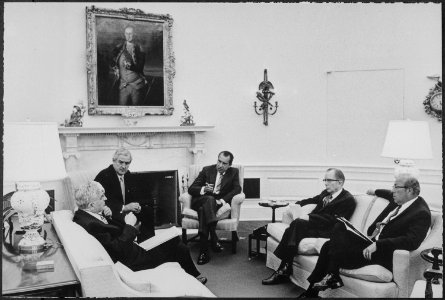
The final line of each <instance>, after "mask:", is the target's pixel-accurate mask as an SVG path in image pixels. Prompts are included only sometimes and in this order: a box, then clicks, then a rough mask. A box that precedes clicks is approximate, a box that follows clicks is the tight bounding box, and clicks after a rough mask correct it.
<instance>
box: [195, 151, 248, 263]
mask: <svg viewBox="0 0 445 300" xmlns="http://www.w3.org/2000/svg"><path fill="white" fill-rule="evenodd" d="M232 162H233V154H232V153H230V152H229V151H222V152H221V153H219V155H218V161H217V163H216V165H211V166H207V167H204V168H203V169H202V171H201V172H200V173H199V175H198V177H196V179H195V181H194V182H193V184H192V185H191V186H190V187H189V189H188V192H189V194H190V195H192V201H191V208H192V209H194V210H196V211H197V212H198V219H199V229H198V232H199V239H200V253H199V256H198V265H202V264H206V263H207V262H209V260H210V255H209V251H208V239H209V235H210V238H211V242H212V249H213V251H215V252H221V251H223V250H224V249H223V247H222V246H221V244H220V243H219V241H218V237H217V235H216V231H215V228H216V223H217V222H218V219H217V217H216V212H217V210H218V209H219V208H220V207H221V206H223V205H224V203H228V204H229V205H230V204H231V202H232V198H233V196H235V195H236V194H239V193H241V186H240V184H239V171H238V169H236V168H232V167H231V165H232Z"/></svg>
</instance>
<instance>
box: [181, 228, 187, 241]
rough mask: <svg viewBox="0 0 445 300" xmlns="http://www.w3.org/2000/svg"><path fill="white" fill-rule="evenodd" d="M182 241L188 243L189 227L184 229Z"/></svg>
mask: <svg viewBox="0 0 445 300" xmlns="http://www.w3.org/2000/svg"><path fill="white" fill-rule="evenodd" d="M182 242H183V243H184V244H186V245H187V242H188V241H187V229H184V228H183V229H182Z"/></svg>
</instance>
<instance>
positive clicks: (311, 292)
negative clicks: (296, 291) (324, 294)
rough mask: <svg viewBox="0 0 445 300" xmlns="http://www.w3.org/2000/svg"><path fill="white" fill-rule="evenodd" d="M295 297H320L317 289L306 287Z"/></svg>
mask: <svg viewBox="0 0 445 300" xmlns="http://www.w3.org/2000/svg"><path fill="white" fill-rule="evenodd" d="M297 298H320V296H318V291H314V290H313V289H308V290H307V291H305V292H303V293H302V294H301V295H300V296H298V297H297Z"/></svg>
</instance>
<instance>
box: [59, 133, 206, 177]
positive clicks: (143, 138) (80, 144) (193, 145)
mask: <svg viewBox="0 0 445 300" xmlns="http://www.w3.org/2000/svg"><path fill="white" fill-rule="evenodd" d="M213 128H214V126H157V127H59V136H60V142H61V145H62V150H63V156H64V158H65V166H66V169H67V171H68V172H69V171H74V170H79V169H91V168H95V169H100V168H103V167H105V165H104V163H105V162H111V156H112V153H113V152H114V151H115V150H116V149H117V148H119V147H125V148H127V149H129V150H130V151H131V152H132V154H133V156H138V153H139V156H140V159H138V160H137V161H136V166H137V167H136V169H145V170H147V167H144V166H143V165H144V162H146V164H147V159H145V158H146V157H149V158H150V160H151V165H155V168H157V169H159V168H163V167H162V166H156V163H159V162H162V161H165V162H172V159H170V158H174V159H173V160H176V161H177V162H176V164H178V162H179V163H180V166H179V167H182V166H186V165H188V164H195V163H199V158H200V155H201V154H202V153H203V152H204V151H205V140H204V134H205V133H206V132H207V131H210V130H212V129H213ZM147 150H165V151H149V152H147ZM184 150H186V151H184ZM187 153H189V154H191V156H190V155H187ZM142 154H143V155H144V156H142ZM164 154H165V155H164ZM178 156H184V157H182V158H179V157H178ZM104 157H105V158H104ZM133 161H135V158H134V159H133ZM171 164H173V163H171ZM132 165H133V164H132ZM173 167H174V166H168V164H167V166H166V168H173Z"/></svg>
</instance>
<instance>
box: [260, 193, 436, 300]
mask: <svg viewBox="0 0 445 300" xmlns="http://www.w3.org/2000/svg"><path fill="white" fill-rule="evenodd" d="M353 196H354V198H355V200H356V203H357V206H356V209H355V211H354V214H353V215H352V217H351V219H350V221H351V223H352V224H353V225H354V226H355V227H356V228H358V229H360V230H361V231H362V232H366V229H367V228H368V227H369V225H370V224H371V223H372V222H373V221H374V220H375V219H376V217H377V216H378V215H379V214H380V213H381V212H382V210H383V209H384V208H385V207H386V205H387V204H388V201H387V200H386V199H383V198H380V197H376V196H370V195H365V194H355V195H353ZM314 207H315V205H311V206H309V205H306V206H303V207H300V206H299V205H295V204H291V205H290V206H289V207H288V209H287V210H286V211H285V212H284V213H283V218H282V222H281V223H270V224H268V226H267V232H268V234H269V237H268V238H267V246H266V247H267V250H266V254H267V258H266V266H267V267H269V268H271V269H273V270H277V269H278V267H279V265H280V262H281V261H280V259H278V258H277V257H276V256H275V255H274V254H273V252H274V250H275V249H276V247H277V246H278V243H279V241H280V240H281V238H282V236H283V233H284V231H285V229H286V228H287V227H288V226H289V224H290V223H291V222H292V221H293V220H294V219H295V218H296V217H298V216H299V215H301V214H304V213H309V212H310V211H311V210H312V209H313V208H314ZM431 218H432V220H431V221H432V222H431V228H430V230H429V232H428V235H427V237H426V238H425V240H424V241H423V243H422V244H421V246H420V247H419V248H418V249H417V250H414V251H411V252H409V251H406V250H396V251H394V255H393V264H394V267H393V272H390V271H389V270H387V269H386V268H384V267H382V266H379V265H369V266H365V267H362V268H359V269H355V270H346V269H340V277H341V279H342V281H343V283H344V286H343V287H341V288H338V289H333V290H331V289H327V290H325V291H323V292H321V293H320V296H321V297H341V298H350V297H364V298H407V297H409V295H410V294H411V291H412V288H413V286H414V283H415V282H416V280H419V279H423V272H424V270H425V269H427V268H430V267H431V264H430V263H427V262H426V261H424V260H423V259H422V258H421V257H420V252H421V251H422V250H424V249H428V248H432V247H441V246H442V232H443V228H442V227H443V221H442V212H441V211H434V210H432V211H431ZM326 241H327V239H323V238H306V239H303V240H302V241H301V243H300V245H299V247H298V254H299V255H296V256H295V258H294V261H293V266H292V271H293V272H292V276H291V278H290V279H291V281H292V282H293V283H294V284H296V285H298V286H300V287H302V288H304V289H307V287H308V286H309V282H308V281H307V280H306V279H307V277H308V276H309V275H310V274H311V272H312V270H313V269H314V267H315V264H316V262H317V259H318V254H319V253H320V249H321V247H322V245H323V244H324V242H326Z"/></svg>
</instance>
